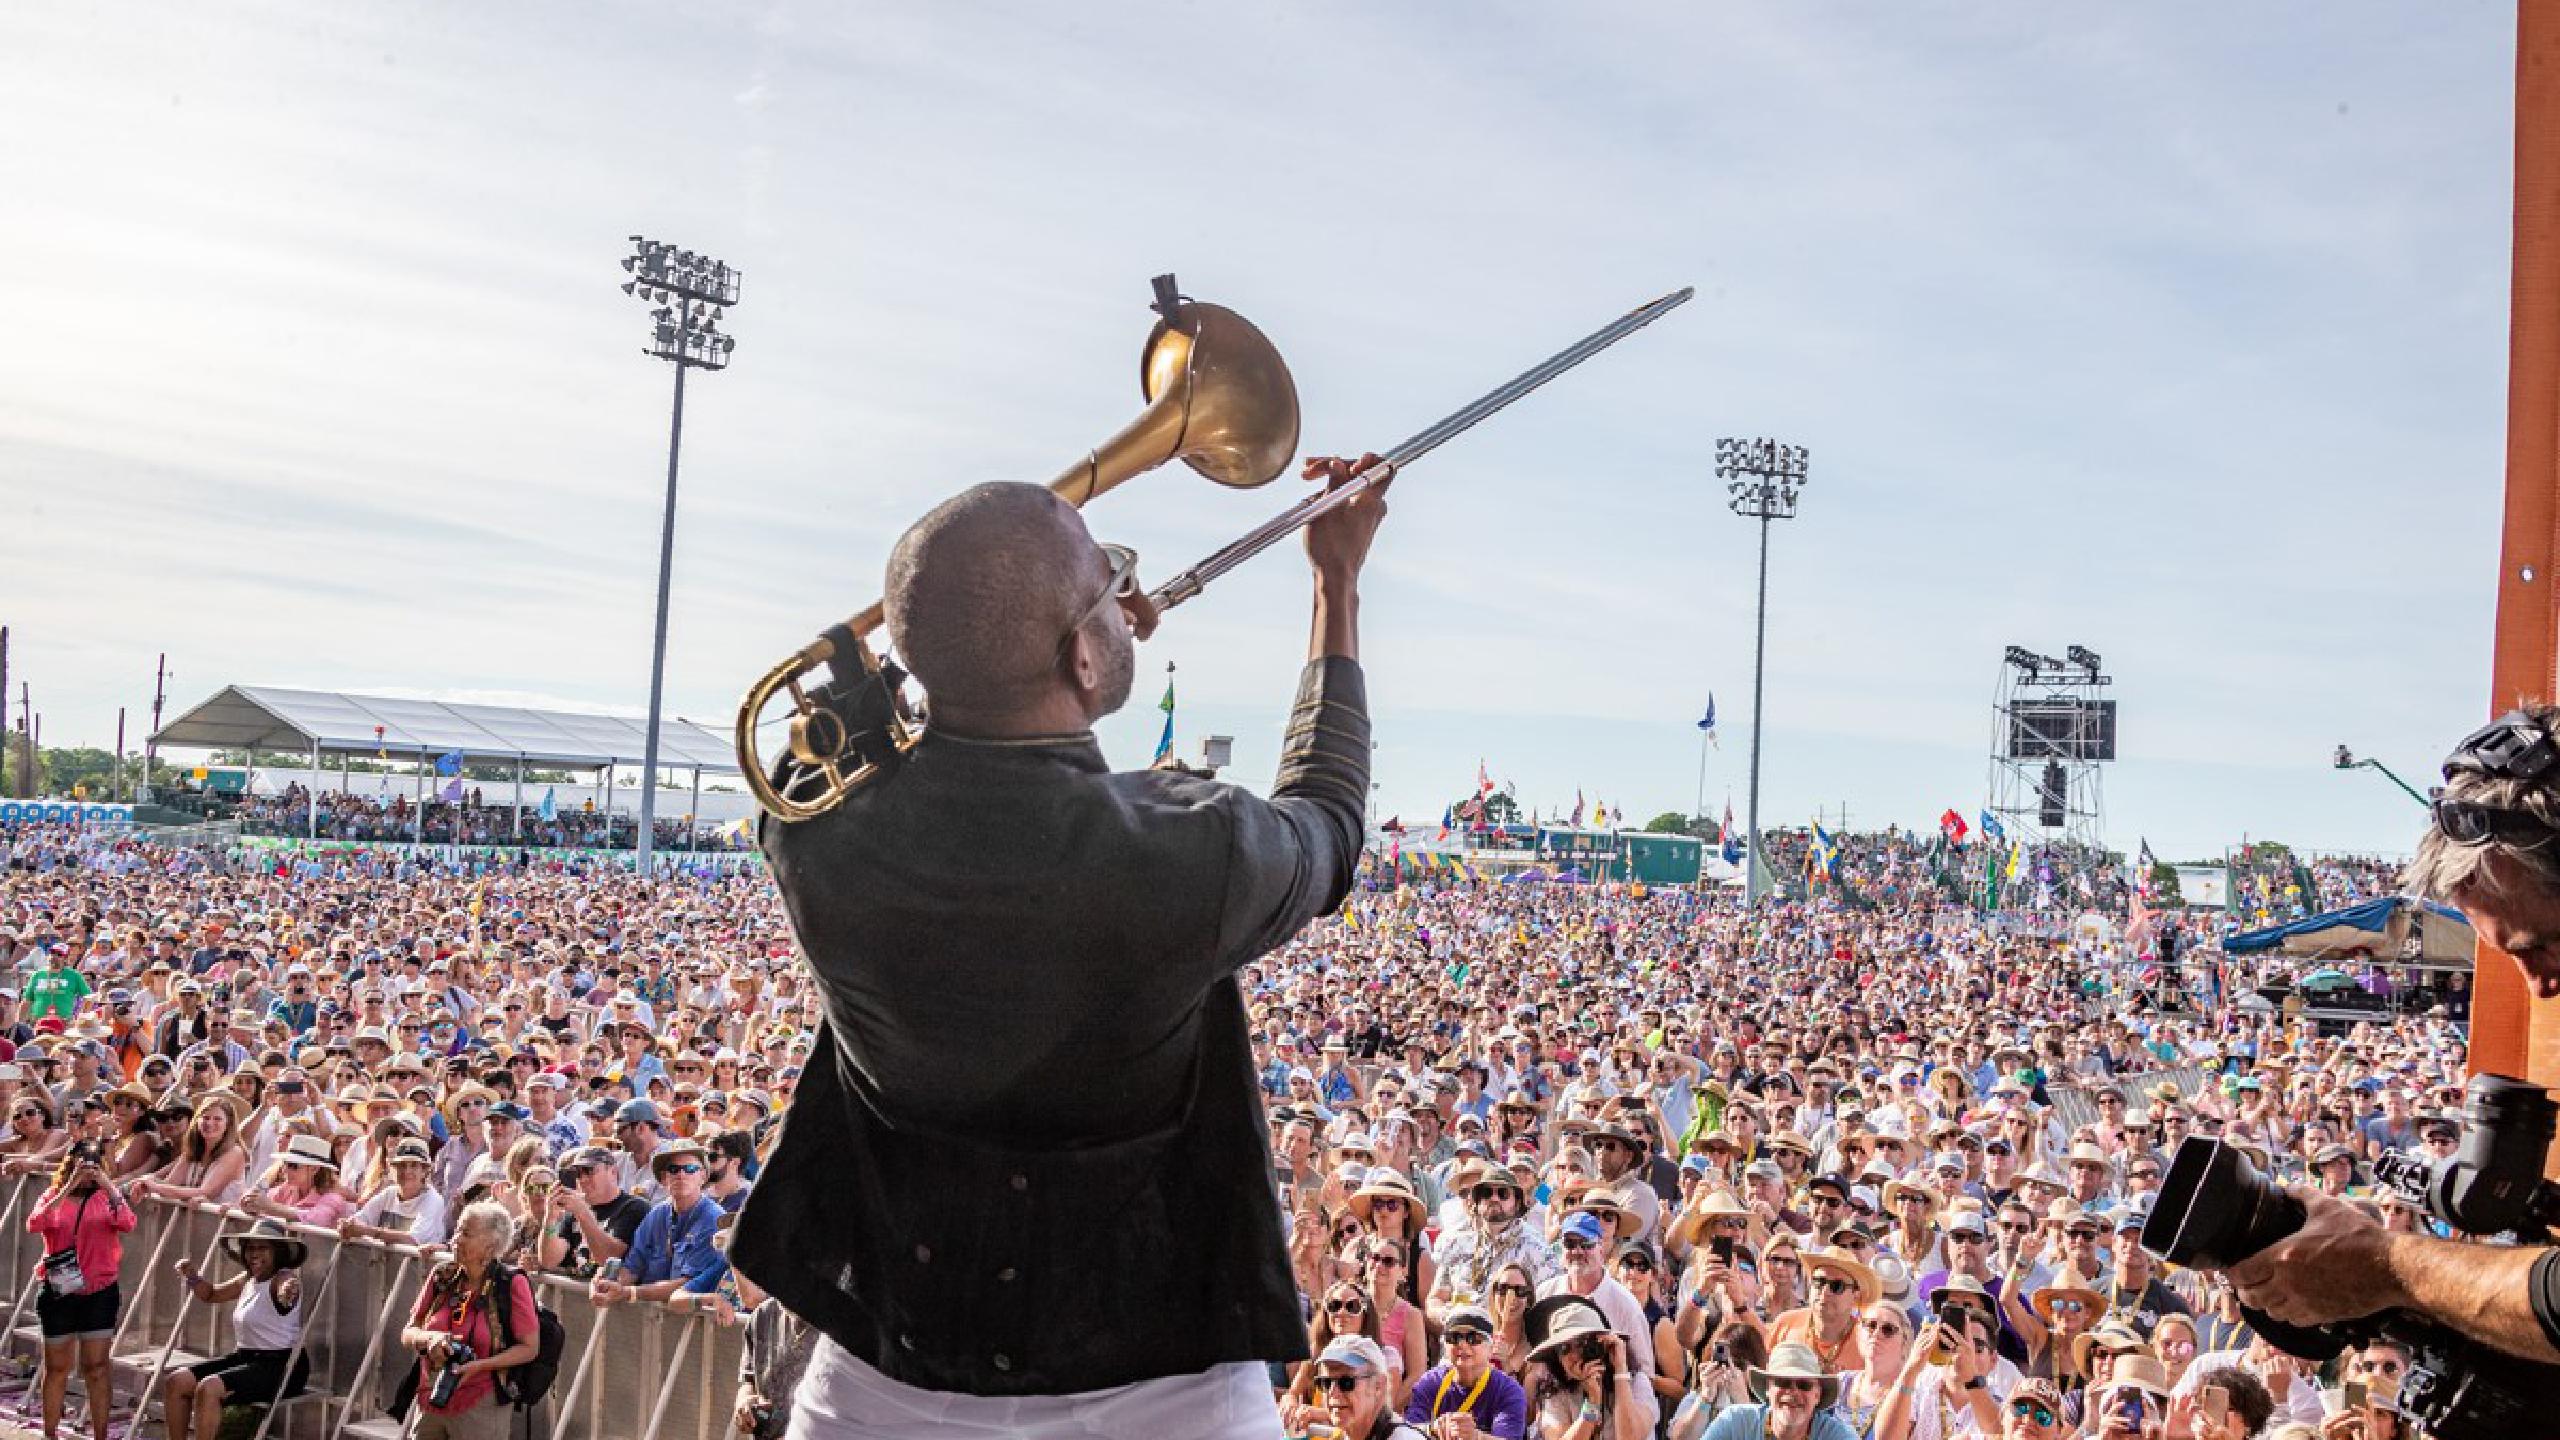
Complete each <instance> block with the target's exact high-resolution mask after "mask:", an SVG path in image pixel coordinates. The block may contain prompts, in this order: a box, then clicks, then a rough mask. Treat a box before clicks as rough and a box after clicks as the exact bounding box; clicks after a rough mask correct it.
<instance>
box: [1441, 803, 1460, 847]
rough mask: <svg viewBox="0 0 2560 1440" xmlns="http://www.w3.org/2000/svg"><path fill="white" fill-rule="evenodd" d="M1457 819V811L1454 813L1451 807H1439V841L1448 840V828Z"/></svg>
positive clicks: (1454, 810)
mask: <svg viewBox="0 0 2560 1440" xmlns="http://www.w3.org/2000/svg"><path fill="white" fill-rule="evenodd" d="M1457 818H1458V817H1457V811H1456V809H1455V808H1453V807H1451V806H1447V805H1443V806H1441V807H1440V838H1441V839H1443V840H1446V839H1448V838H1449V827H1450V826H1451V825H1452V824H1453V823H1455V822H1456V820H1457Z"/></svg>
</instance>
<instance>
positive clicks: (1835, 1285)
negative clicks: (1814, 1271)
mask: <svg viewBox="0 0 2560 1440" xmlns="http://www.w3.org/2000/svg"><path fill="white" fill-rule="evenodd" d="M1813 1288H1814V1289H1816V1290H1819V1291H1821V1292H1822V1293H1824V1294H1826V1295H1846V1294H1848V1293H1849V1292H1850V1291H1852V1290H1855V1289H1857V1288H1858V1286H1857V1283H1856V1282H1855V1281H1851V1280H1843V1279H1841V1278H1840V1277H1839V1276H1837V1275H1822V1276H1817V1277H1815V1279H1814V1282H1813Z"/></svg>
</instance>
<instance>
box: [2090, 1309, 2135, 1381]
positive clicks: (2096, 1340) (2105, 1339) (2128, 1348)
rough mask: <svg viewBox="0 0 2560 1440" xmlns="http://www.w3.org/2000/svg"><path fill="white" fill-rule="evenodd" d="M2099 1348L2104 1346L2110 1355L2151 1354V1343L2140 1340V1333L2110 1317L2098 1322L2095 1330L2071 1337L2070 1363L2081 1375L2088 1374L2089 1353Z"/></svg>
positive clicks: (2120, 1320) (2125, 1323)
mask: <svg viewBox="0 0 2560 1440" xmlns="http://www.w3.org/2000/svg"><path fill="white" fill-rule="evenodd" d="M2100 1346H2105V1347H2106V1350H2107V1353H2108V1354H2110V1355H2134V1354H2141V1355H2148V1354H2150V1353H2152V1352H2151V1342H2150V1341H2148V1340H2145V1339H2143V1338H2142V1332H2141V1331H2139V1330H2136V1329H2134V1328H2133V1326H2132V1325H2131V1324H2130V1323H2128V1322H2126V1321H2125V1320H2122V1319H2120V1318H2118V1317H2116V1316H2113V1315H2110V1316H2108V1317H2107V1318H2106V1319H2104V1320H2101V1321H2099V1322H2098V1328H2097V1329H2095V1330H2090V1331H2086V1332H2084V1333H2082V1334H2078V1335H2074V1336H2072V1337H2071V1363H2072V1364H2073V1365H2075V1366H2077V1367H2078V1368H2079V1371H2080V1373H2081V1374H2083V1375H2086V1374H2088V1373H2089V1352H2090V1351H2092V1350H2095V1349H2097V1348H2098V1347H2100Z"/></svg>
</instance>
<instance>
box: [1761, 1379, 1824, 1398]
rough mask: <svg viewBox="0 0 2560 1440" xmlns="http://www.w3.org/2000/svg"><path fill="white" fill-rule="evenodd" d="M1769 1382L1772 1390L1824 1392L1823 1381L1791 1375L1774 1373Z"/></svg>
mask: <svg viewBox="0 0 2560 1440" xmlns="http://www.w3.org/2000/svg"><path fill="white" fill-rule="evenodd" d="M1767 1384H1768V1387H1769V1388H1770V1389H1771V1390H1784V1391H1786V1392H1787V1393H1789V1394H1791V1395H1818V1394H1820V1393H1821V1392H1822V1382H1821V1381H1819V1380H1799V1379H1797V1378H1795V1377H1794V1376H1791V1375H1772V1376H1770V1377H1769V1379H1768V1382H1767Z"/></svg>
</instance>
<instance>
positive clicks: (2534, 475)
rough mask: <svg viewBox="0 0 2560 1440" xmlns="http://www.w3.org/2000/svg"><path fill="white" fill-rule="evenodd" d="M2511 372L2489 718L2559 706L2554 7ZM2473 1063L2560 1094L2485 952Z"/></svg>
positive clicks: (2559, 1018) (2558, 160) (2539, 73)
mask: <svg viewBox="0 0 2560 1440" xmlns="http://www.w3.org/2000/svg"><path fill="white" fill-rule="evenodd" d="M2510 304H2511V307H2512V309H2511V315H2510V320H2509V326H2510V330H2509V337H2508V347H2509V355H2510V359H2509V362H2508V369H2507V503H2506V528H2505V536H2504V541H2503V544H2502V545H2501V547H2500V554H2499V557H2498V634H2497V646H2496V650H2495V652H2494V658H2493V659H2492V661H2491V669H2490V679H2489V713H2490V714H2491V715H2497V714H2501V713H2504V712H2505V711H2507V710H2508V709H2511V708H2513V707H2514V706H2516V705H2518V704H2520V703H2522V702H2524V701H2528V700H2552V699H2560V694H2555V690H2560V686H2555V669H2556V667H2560V588H2555V584H2556V582H2560V576H2554V575H2553V574H2552V567H2553V563H2554V561H2555V560H2560V0H2519V3H2518V5H2517V7H2516V212H2515V281H2514V292H2513V295H2512V296H2511V298H2510ZM2471 1013H2472V1019H2471V1036H2472V1041H2471V1065H2472V1069H2473V1070H2474V1071H2481V1070H2494V1071H2498V1072H2500V1073H2503V1074H2508V1075H2525V1076H2530V1077H2531V1078H2533V1079H2535V1080H2537V1081H2540V1082H2541V1083H2543V1084H2546V1085H2560V1004H2551V1005H2538V1004H2536V1003H2535V1002H2534V1000H2533V998H2532V996H2531V995H2530V994H2529V993H2528V992H2527V991H2526V989H2525V987H2524V982H2523V980H2522V979H2521V978H2520V977H2519V976H2518V975H2517V974H2516V969H2515V963H2514V962H2513V961H2511V960H2509V959H2508V958H2507V957H2506V956H2505V955H2503V954H2501V953H2499V952H2498V951H2496V950H2494V949H2491V948H2490V947H2489V946H2487V945H2482V946H2481V947H2480V951H2479V974H2478V976H2477V978H2476V980H2475V982H2474V985H2473V1003H2472V1012H2471Z"/></svg>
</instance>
